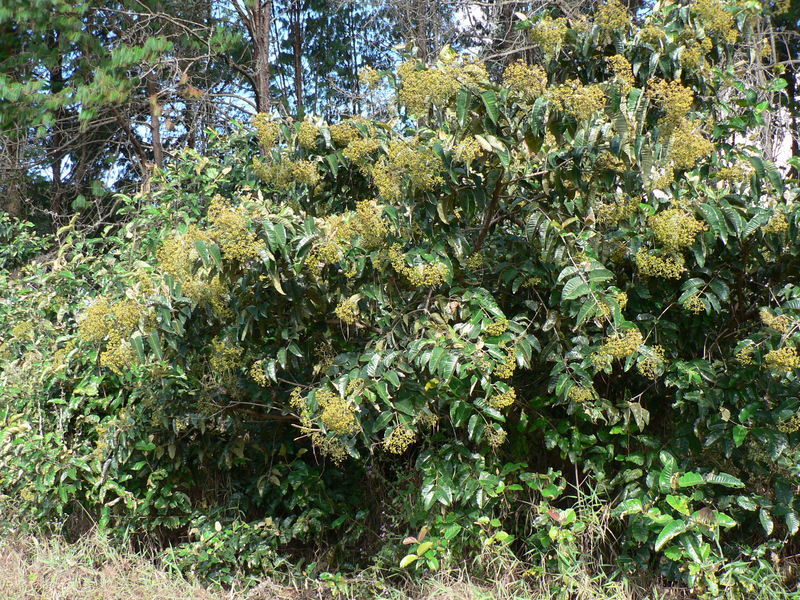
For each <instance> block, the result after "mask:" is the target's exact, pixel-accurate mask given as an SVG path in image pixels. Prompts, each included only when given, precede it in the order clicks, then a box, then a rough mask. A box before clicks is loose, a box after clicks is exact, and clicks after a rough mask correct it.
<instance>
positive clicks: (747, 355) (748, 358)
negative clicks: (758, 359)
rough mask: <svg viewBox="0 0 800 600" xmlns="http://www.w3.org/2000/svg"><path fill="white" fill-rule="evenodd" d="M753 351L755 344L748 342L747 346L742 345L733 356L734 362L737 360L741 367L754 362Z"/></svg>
mask: <svg viewBox="0 0 800 600" xmlns="http://www.w3.org/2000/svg"><path fill="white" fill-rule="evenodd" d="M754 352H755V346H753V345H752V344H750V345H748V346H744V347H743V348H742V349H741V350H739V351H738V352H737V353H736V355H735V356H734V358H735V359H736V362H738V363H739V364H740V365H742V366H743V367H746V366H748V365H752V364H753V363H755V359H754V358H753V354H754Z"/></svg>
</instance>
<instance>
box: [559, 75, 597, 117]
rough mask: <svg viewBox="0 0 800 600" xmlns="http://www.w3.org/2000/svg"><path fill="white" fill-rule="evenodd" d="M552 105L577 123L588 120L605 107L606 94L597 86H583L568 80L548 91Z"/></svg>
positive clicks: (573, 80) (578, 82) (575, 81)
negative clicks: (577, 121)
mask: <svg viewBox="0 0 800 600" xmlns="http://www.w3.org/2000/svg"><path fill="white" fill-rule="evenodd" d="M549 99H550V101H551V102H552V103H553V105H554V106H555V107H556V108H558V109H559V110H561V111H564V112H565V113H567V114H568V115H571V116H573V117H575V118H576V119H578V120H579V121H585V120H587V119H590V118H591V117H592V116H593V115H594V114H595V113H596V112H598V111H600V110H603V108H605V105H606V93H605V92H604V91H603V88H601V87H600V86H599V85H596V84H592V85H583V84H582V83H581V82H580V81H579V80H577V79H568V80H567V81H565V82H564V83H563V84H561V85H559V86H557V87H556V88H554V89H552V90H550V94H549Z"/></svg>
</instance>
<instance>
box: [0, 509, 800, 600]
mask: <svg viewBox="0 0 800 600" xmlns="http://www.w3.org/2000/svg"><path fill="white" fill-rule="evenodd" d="M597 514H599V513H597ZM596 525H597V527H598V528H599V529H598V531H593V532H592V536H593V537H597V536H598V534H600V533H601V530H602V527H603V525H604V524H603V522H602V520H599V521H598V522H597V524H596ZM24 531H25V529H24V528H20V527H18V526H14V527H13V528H7V529H5V533H3V530H2V529H0V600H349V599H353V600H367V599H370V600H689V599H694V598H697V596H695V595H693V594H691V593H690V592H689V590H686V589H685V588H676V587H664V586H661V585H659V583H660V582H658V581H654V580H653V579H650V580H648V581H643V582H636V581H632V580H629V579H627V578H622V577H614V576H609V575H607V574H606V573H605V571H604V570H602V569H598V568H596V565H593V561H592V558H591V555H590V554H588V553H581V558H580V559H579V560H576V561H573V562H571V563H570V567H569V568H568V569H565V570H564V571H563V572H562V573H560V574H553V573H546V572H545V570H544V568H541V569H535V567H532V565H530V564H527V565H525V564H522V563H520V562H519V561H518V560H516V559H514V558H513V557H512V556H510V554H508V553H506V554H504V553H502V552H496V551H495V552H493V553H491V555H490V556H483V557H476V564H475V565H464V566H463V568H460V569H456V570H452V571H449V572H446V573H440V574H438V575H437V576H436V577H435V578H428V579H426V580H424V581H422V582H410V581H406V582H395V583H391V584H390V583H387V582H386V581H385V580H384V579H383V578H381V576H380V573H374V572H371V571H370V572H364V573H362V574H360V575H358V576H354V577H347V576H332V577H331V578H330V579H328V580H312V579H303V578H300V577H298V578H297V579H296V580H294V581H291V582H289V585H279V584H278V583H276V582H275V581H272V580H270V579H265V580H263V581H262V582H261V583H260V584H258V585H257V586H255V587H251V588H250V589H246V588H245V586H244V585H240V586H235V587H234V588H232V589H220V588H217V587H206V586H204V585H202V584H201V583H200V582H198V581H194V580H191V579H188V578H186V577H184V576H182V575H181V574H179V573H176V572H174V571H172V570H168V569H166V568H165V567H163V566H160V565H159V563H158V561H157V560H155V557H154V555H147V554H142V553H137V552H134V551H132V550H130V549H129V548H125V547H123V546H120V545H119V544H118V543H113V542H111V541H109V539H108V538H106V537H105V536H104V535H102V534H100V533H98V532H97V531H96V530H93V531H91V532H89V533H88V534H86V535H84V536H82V537H81V538H80V539H79V540H78V541H77V542H74V543H68V542H67V541H65V540H64V538H62V537H60V536H56V535H45V534H41V533H35V534H34V533H25V532H24ZM583 550H584V552H586V551H588V550H590V548H583ZM478 562H481V563H482V567H481V568H480V569H479V570H480V572H482V573H483V574H484V575H483V577H481V578H480V579H475V578H474V577H472V576H471V575H470V573H471V572H475V571H476V569H475V567H476V566H477V563H478ZM542 567H543V566H542ZM758 575H759V579H760V584H759V586H758V587H757V588H756V589H757V592H756V593H755V595H751V596H750V597H748V598H744V597H741V596H735V597H734V596H731V597H730V600H734V598H735V600H794V599H797V600H800V594H798V593H797V592H790V591H788V590H786V588H784V587H783V585H782V584H781V581H780V579H781V578H780V577H779V576H778V575H777V573H773V574H772V575H774V577H773V579H774V581H768V580H769V579H770V577H769V575H770V573H759V574H758ZM795 594H798V595H795ZM725 598H726V600H728V597H727V596H726V597H725Z"/></svg>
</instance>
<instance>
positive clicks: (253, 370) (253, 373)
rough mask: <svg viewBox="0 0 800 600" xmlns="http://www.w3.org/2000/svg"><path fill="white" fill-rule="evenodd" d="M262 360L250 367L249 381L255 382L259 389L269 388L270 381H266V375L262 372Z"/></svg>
mask: <svg viewBox="0 0 800 600" xmlns="http://www.w3.org/2000/svg"><path fill="white" fill-rule="evenodd" d="M264 362H265V361H264V360H263V359H262V360H257V361H256V362H254V363H253V364H252V365H251V366H250V379H252V380H253V381H255V382H256V383H257V384H258V385H260V386H261V387H269V385H270V381H269V379H267V374H266V373H265V372H264Z"/></svg>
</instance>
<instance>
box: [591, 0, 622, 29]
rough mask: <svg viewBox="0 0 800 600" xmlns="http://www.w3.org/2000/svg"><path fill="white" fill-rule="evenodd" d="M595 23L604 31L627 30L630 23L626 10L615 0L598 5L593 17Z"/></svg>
mask: <svg viewBox="0 0 800 600" xmlns="http://www.w3.org/2000/svg"><path fill="white" fill-rule="evenodd" d="M594 22H595V24H596V25H597V26H598V27H599V28H600V29H602V30H604V31H620V30H627V28H628V26H629V25H630V18H629V17H628V11H627V10H626V9H625V7H624V6H623V5H622V4H620V3H619V2H618V1H617V0H609V1H608V2H606V3H605V4H602V5H600V8H599V9H598V10H597V14H596V15H595V18H594Z"/></svg>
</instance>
